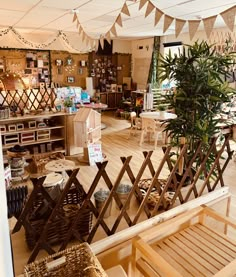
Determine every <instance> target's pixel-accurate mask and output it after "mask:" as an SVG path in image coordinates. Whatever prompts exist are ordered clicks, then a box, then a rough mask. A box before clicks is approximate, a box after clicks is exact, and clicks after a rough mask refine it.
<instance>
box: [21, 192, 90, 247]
mask: <svg viewBox="0 0 236 277" xmlns="http://www.w3.org/2000/svg"><path fill="white" fill-rule="evenodd" d="M83 200H84V195H83V193H82V191H81V192H80V191H78V190H77V189H75V188H72V189H70V191H69V193H68V194H67V195H66V198H65V200H64V202H63V205H62V207H61V215H62V216H65V218H66V219H67V220H66V222H65V221H64V220H62V219H61V218H60V217H59V216H57V217H55V218H53V220H52V222H51V223H50V225H49V229H48V232H47V237H46V241H47V242H48V243H50V244H51V245H53V244H58V243H61V242H63V241H64V240H65V237H66V235H67V233H68V230H69V229H70V227H71V224H72V222H73V221H74V219H75V216H77V213H78V209H79V207H80V205H81V204H82V202H83ZM43 204H44V202H43V198H42V195H38V197H37V201H35V202H34V204H33V207H32V211H31V213H30V214H31V216H30V217H29V221H30V225H31V226H32V227H33V232H31V231H30V230H28V229H25V238H26V242H27V245H28V247H29V249H30V250H32V249H33V248H34V246H35V244H36V242H37V241H38V239H39V236H40V235H41V232H42V231H43V228H44V226H45V223H46V221H47V218H48V214H47V211H46V212H45V213H44V216H43V217H41V216H39V215H38V214H37V211H38V210H39V208H40V207H41V206H43ZM92 217H93V214H92V212H91V211H90V209H84V210H82V211H80V213H79V220H78V222H77V225H76V228H77V231H78V233H79V234H80V235H81V237H85V236H86V235H88V234H89V233H90V231H91V228H92Z"/></svg>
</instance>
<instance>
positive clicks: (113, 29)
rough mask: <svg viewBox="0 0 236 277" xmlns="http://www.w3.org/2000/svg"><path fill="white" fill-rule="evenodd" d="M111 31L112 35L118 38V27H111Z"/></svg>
mask: <svg viewBox="0 0 236 277" xmlns="http://www.w3.org/2000/svg"><path fill="white" fill-rule="evenodd" d="M110 31H111V32H112V34H113V35H114V36H115V37H117V33H116V26H115V24H113V26H112V27H111V30H110Z"/></svg>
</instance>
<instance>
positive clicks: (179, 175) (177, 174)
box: [175, 168, 196, 187]
mask: <svg viewBox="0 0 236 277" xmlns="http://www.w3.org/2000/svg"><path fill="white" fill-rule="evenodd" d="M191 171H192V175H193V177H194V175H195V174H196V170H195V169H194V168H191ZM185 172H186V170H185V169H184V170H183V173H182V174H179V173H178V172H176V173H175V177H176V179H177V182H178V183H179V184H180V182H181V181H182V178H183V176H184V174H185ZM192 179H193V178H191V176H190V175H188V176H187V177H186V178H185V181H184V183H183V187H186V186H188V185H190V184H191V181H192Z"/></svg>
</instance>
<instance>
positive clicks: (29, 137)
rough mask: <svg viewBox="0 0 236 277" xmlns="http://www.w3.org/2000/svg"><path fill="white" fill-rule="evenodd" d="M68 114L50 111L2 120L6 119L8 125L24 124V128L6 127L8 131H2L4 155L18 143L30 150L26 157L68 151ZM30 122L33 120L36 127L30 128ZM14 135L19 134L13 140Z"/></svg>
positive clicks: (5, 123)
mask: <svg viewBox="0 0 236 277" xmlns="http://www.w3.org/2000/svg"><path fill="white" fill-rule="evenodd" d="M66 115H67V114H66V113H52V112H50V113H41V114H37V115H25V116H17V117H10V118H8V119H5V120H0V122H2V123H3V121H4V125H6V126H8V125H17V124H22V125H23V126H24V128H22V129H21V130H18V131H7V130H8V129H7V128H6V131H4V132H1V136H2V150H3V155H4V156H5V152H6V150H8V149H10V148H11V147H14V146H15V145H16V144H19V145H20V146H24V147H25V149H26V150H27V151H28V152H29V155H27V157H26V158H27V159H31V158H32V155H35V154H42V153H46V152H57V151H58V152H63V153H66V150H65V149H66V120H65V119H66ZM29 122H32V126H34V128H29V124H28V123H29ZM33 123H35V124H33ZM40 123H44V124H45V125H46V126H45V127H38V124H40ZM0 124H1V123H0ZM35 126H36V127H35ZM14 136H17V137H18V139H15V140H13V141H11V139H12V138H14ZM49 144H50V145H49ZM48 145H49V146H50V147H48Z"/></svg>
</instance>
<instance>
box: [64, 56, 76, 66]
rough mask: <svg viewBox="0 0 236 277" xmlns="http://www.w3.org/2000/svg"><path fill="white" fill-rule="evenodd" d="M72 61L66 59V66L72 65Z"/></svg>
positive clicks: (68, 58) (69, 58)
mask: <svg viewBox="0 0 236 277" xmlns="http://www.w3.org/2000/svg"><path fill="white" fill-rule="evenodd" d="M73 63H74V62H73V59H72V58H71V57H67V58H66V65H73Z"/></svg>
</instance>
